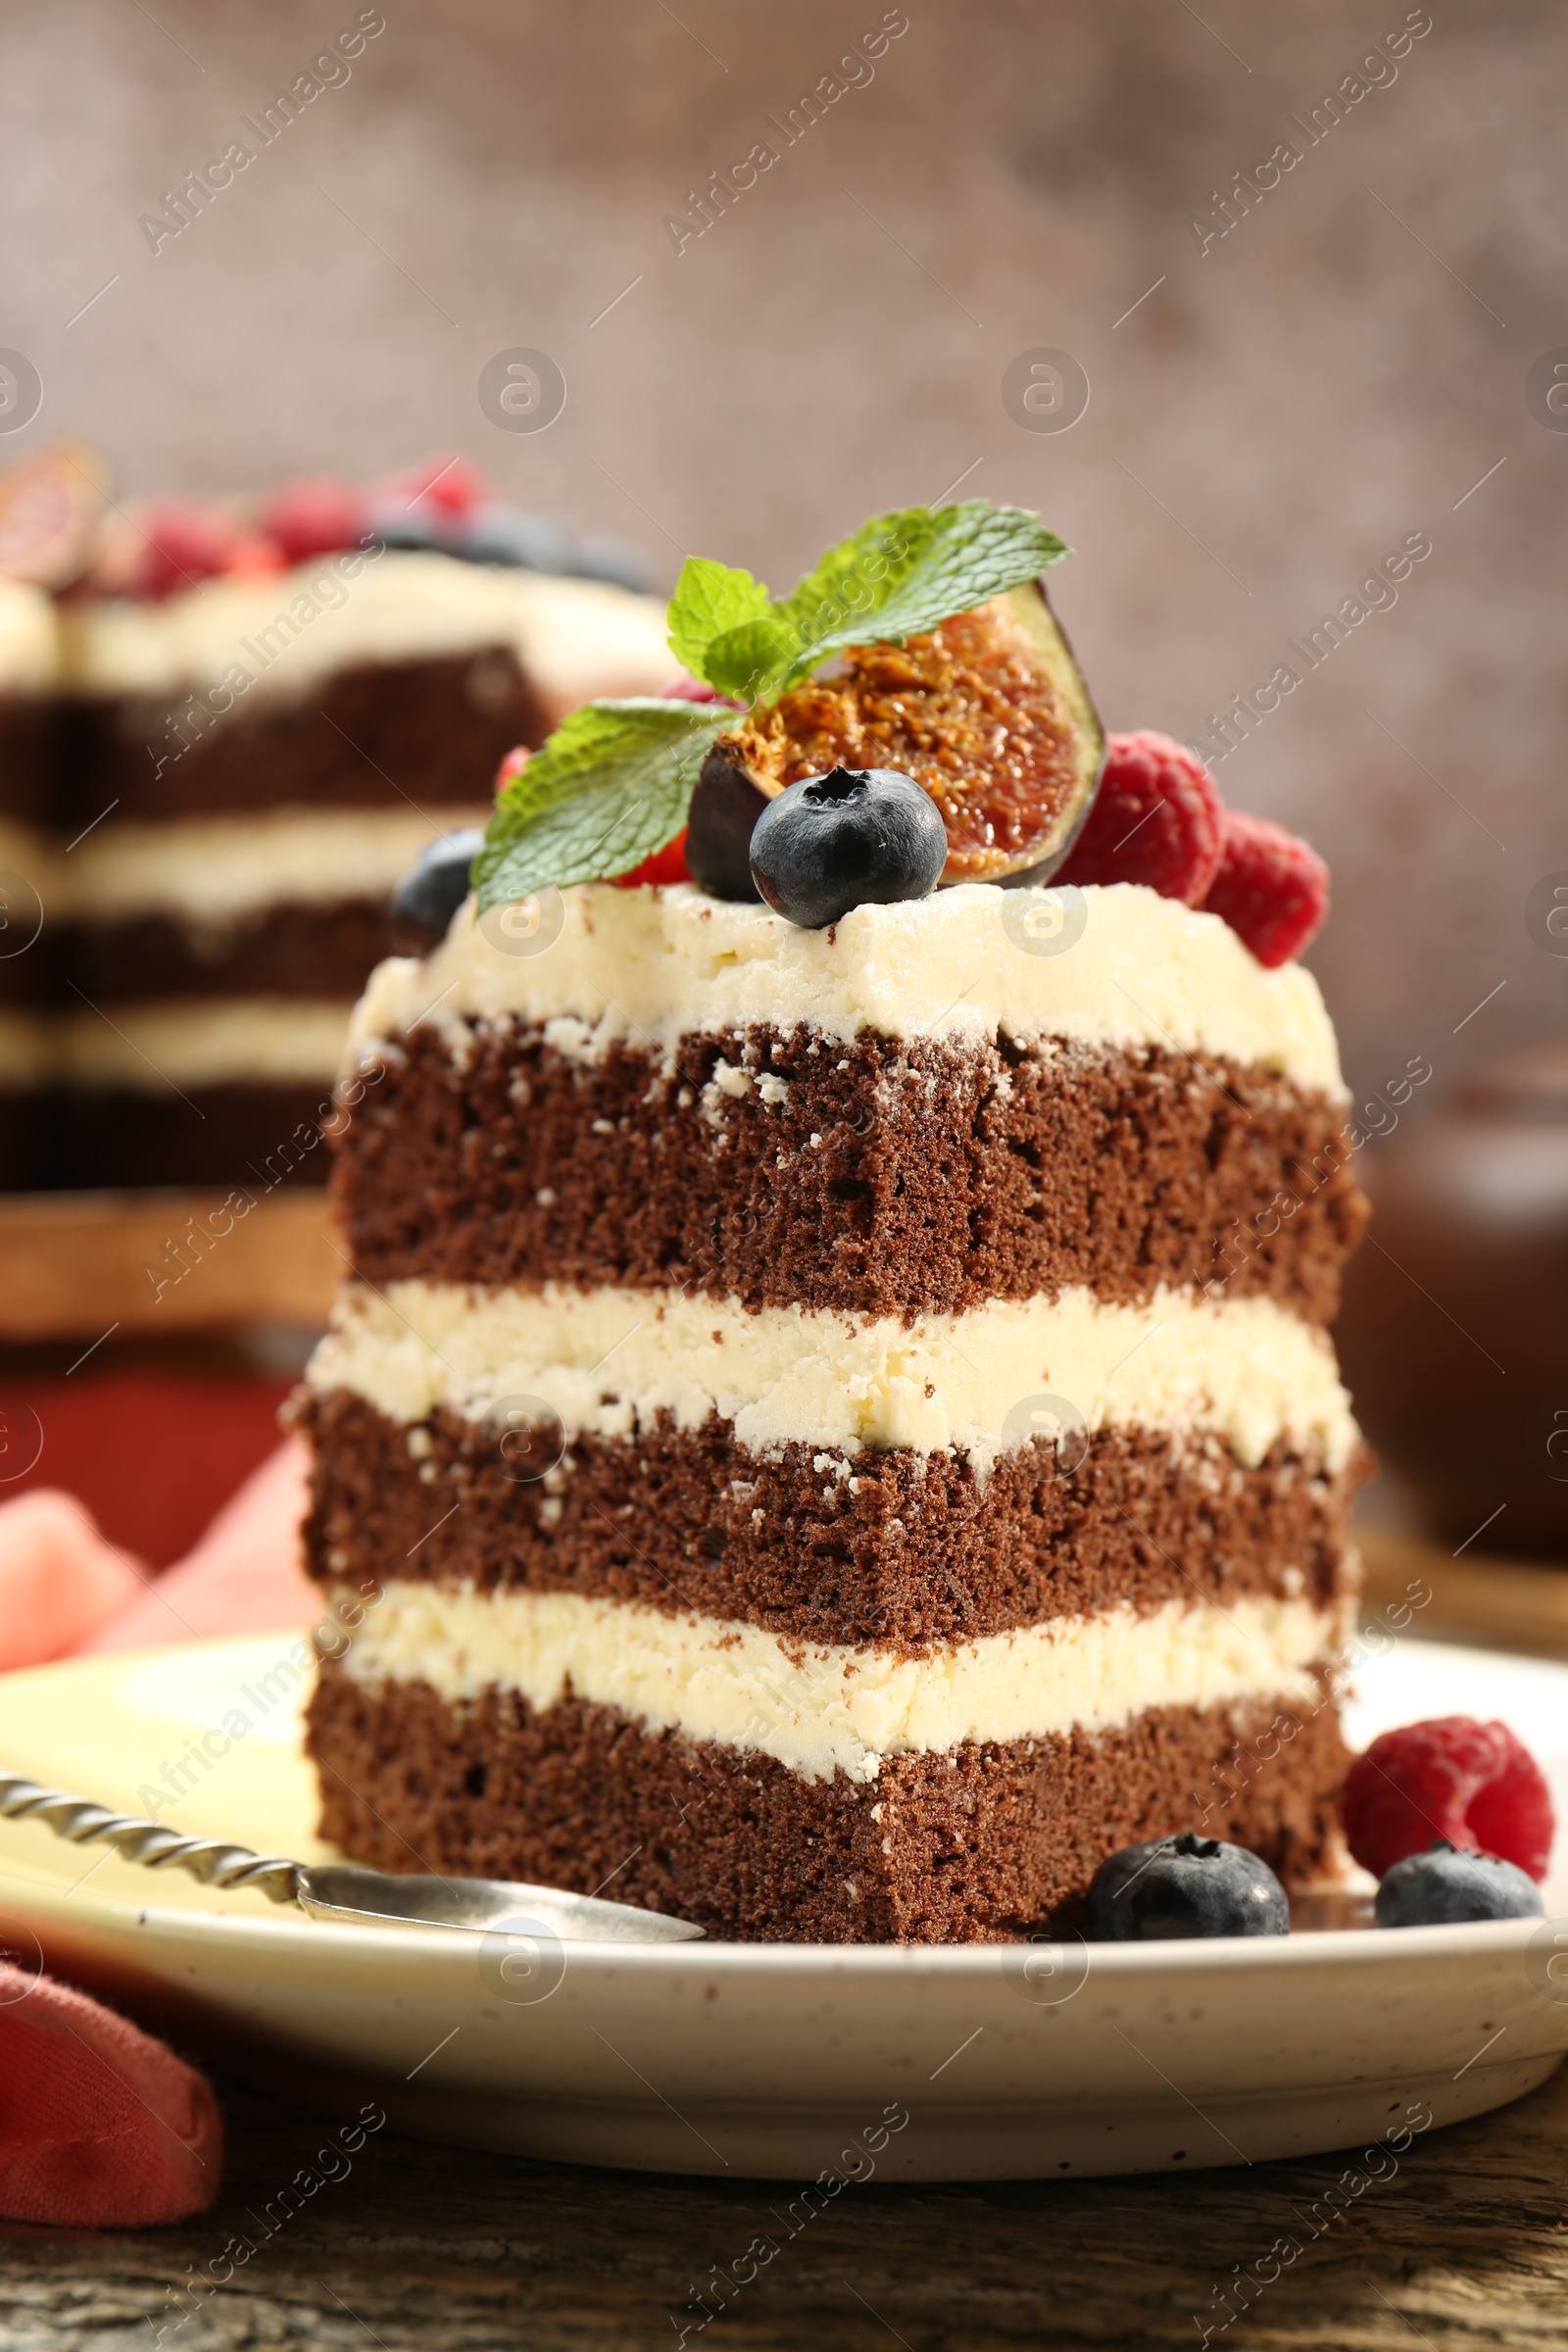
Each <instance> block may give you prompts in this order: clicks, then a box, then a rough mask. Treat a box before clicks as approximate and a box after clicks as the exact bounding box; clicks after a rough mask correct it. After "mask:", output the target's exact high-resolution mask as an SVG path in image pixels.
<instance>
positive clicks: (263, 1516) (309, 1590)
mask: <svg viewBox="0 0 1568 2352" xmlns="http://www.w3.org/2000/svg"><path fill="white" fill-rule="evenodd" d="M305 1460H306V1456H305V1449H304V1447H303V1446H301V1445H300V1443H299V1441H298V1439H297V1438H290V1439H289V1440H288V1441H287V1442H286V1443H285V1444H284V1445H282V1446H279V1447H278V1448H277V1451H276V1452H275V1453H273V1454H271V1455H270V1457H269V1458H268V1460H266V1461H265V1462H264V1463H263V1464H262V1466H261V1468H260V1469H259V1470H257V1471H255V1472H254V1473H253V1474H252V1476H251V1477H250V1478H248V1479H247V1480H246V1482H245V1484H244V1486H242V1487H241V1488H240V1490H239V1493H238V1494H237V1495H234V1497H233V1499H232V1500H231V1501H230V1502H228V1503H225V1505H224V1507H223V1508H222V1510H221V1511H220V1512H219V1514H218V1517H217V1518H216V1519H215V1520H214V1521H213V1523H212V1525H211V1527H209V1529H208V1530H207V1533H206V1534H205V1535H204V1536H203V1538H202V1540H201V1542H200V1543H199V1544H197V1545H196V1547H195V1549H194V1551H190V1552H187V1553H186V1555H185V1557H184V1559H182V1560H178V1561H176V1562H175V1564H174V1566H173V1567H172V1568H167V1569H165V1571H164V1573H163V1574H162V1575H161V1576H153V1575H152V1574H151V1573H150V1572H149V1571H148V1570H147V1569H146V1568H145V1567H144V1566H143V1565H142V1563H141V1562H140V1561H139V1560H133V1559H131V1558H130V1556H129V1555H128V1554H127V1553H125V1552H122V1551H120V1550H118V1549H116V1547H115V1546H114V1545H112V1544H108V1543H106V1542H105V1540H104V1538H103V1537H102V1536H101V1535H100V1534H99V1533H98V1530H97V1528H96V1527H95V1526H94V1524H93V1521H92V1518H91V1515H90V1514H89V1513H88V1512H87V1510H86V1509H85V1508H84V1506H83V1505H82V1504H81V1503H79V1502H77V1501H76V1500H75V1498H74V1496H73V1495H63V1494H60V1493H57V1492H56V1491H55V1490H53V1489H51V1488H38V1489H34V1491H33V1492H32V1493H30V1494H27V1495H18V1496H16V1497H15V1498H14V1499H13V1500H12V1501H10V1502H5V1503H0V1671H4V1670H6V1669H8V1668H10V1667H14V1666H36V1665H41V1664H42V1663H44V1662H45V1661H46V1660H48V1659H51V1658H66V1657H80V1656H83V1655H85V1654H87V1653H89V1652H92V1651H97V1650H108V1649H151V1648H157V1647H160V1646H162V1645H163V1644H164V1643H166V1642H194V1641H197V1640H200V1639H202V1638H203V1637H205V1636H209V1635H216V1634H251V1633H270V1632H272V1631H273V1630H274V1629H276V1628H280V1627H285V1626H296V1625H298V1626H306V1625H310V1624H312V1623H313V1622H314V1621H315V1619H316V1617H317V1616H318V1615H319V1610H320V1601H319V1595H318V1594H317V1593H316V1592H315V1589H314V1588H313V1587H312V1586H311V1585H310V1584H309V1583H308V1582H307V1580H306V1577H305V1573H304V1571H303V1569H302V1568H301V1566H300V1544H299V1531H300V1521H301V1519H302V1518H303V1516H304V1513H305V1507H306V1490H305Z"/></svg>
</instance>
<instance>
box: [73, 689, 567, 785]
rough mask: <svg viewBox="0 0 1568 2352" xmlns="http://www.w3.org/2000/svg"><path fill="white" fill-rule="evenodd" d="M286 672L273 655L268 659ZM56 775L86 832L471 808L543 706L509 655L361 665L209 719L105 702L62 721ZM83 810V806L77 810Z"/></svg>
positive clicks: (176, 700)
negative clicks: (140, 820) (113, 810)
mask: <svg viewBox="0 0 1568 2352" xmlns="http://www.w3.org/2000/svg"><path fill="white" fill-rule="evenodd" d="M278 660H279V662H281V663H282V664H283V666H284V673H285V674H286V665H287V662H288V653H287V649H286V648H285V649H284V651H283V653H282V654H281V655H280V656H279V657H278ZM63 725H64V729H65V745H66V755H65V756H66V765H67V770H68V772H69V773H70V774H71V775H72V776H73V777H74V778H75V779H76V780H77V781H76V793H77V798H78V801H79V803H80V806H79V807H78V808H75V809H71V808H68V809H65V810H64V811H63V814H64V816H65V817H66V818H67V819H68V820H69V819H71V818H77V819H79V821H81V822H83V823H84V822H85V821H86V820H87V818H89V817H92V816H96V815H97V814H98V813H99V812H100V811H101V810H102V809H105V808H106V807H108V806H109V805H110V804H111V803H112V802H115V801H117V800H118V802H119V809H118V814H119V817H120V819H121V821H122V822H123V821H124V819H125V818H127V817H159V816H210V815H211V814H212V813H213V811H214V810H215V809H221V810H222V811H223V812H224V814H226V815H229V816H237V815H241V814H243V813H245V812H247V811H249V810H251V809H275V808H278V807H281V806H285V805H287V806H299V807H306V808H342V809H377V808H395V809H402V808H404V807H406V806H407V805H408V803H409V802H410V801H412V802H413V803H414V804H415V805H416V806H417V807H418V808H421V809H424V808H434V807H437V806H439V805H440V804H442V803H452V802H458V803H461V804H462V805H463V806H465V807H468V808H471V807H472V805H473V802H474V798H475V795H476V794H477V795H479V796H482V795H483V793H484V791H485V789H486V787H487V785H488V784H489V782H490V780H491V778H492V777H493V776H494V774H495V771H496V768H497V765H498V764H499V762H500V760H501V759H502V758H503V756H504V755H505V754H506V753H507V752H509V751H511V750H512V748H513V746H514V745H515V744H518V743H527V744H538V743H541V742H543V740H544V736H545V733H546V727H547V722H546V716H545V711H544V706H543V704H542V703H541V701H540V699H539V695H538V692H537V690H536V689H535V687H534V686H533V684H532V682H531V681H530V680H529V679H527V678H526V677H524V675H523V673H522V671H521V669H520V668H519V666H518V663H517V659H516V656H515V653H514V652H513V651H512V650H511V648H510V647H504V646H494V647H488V648H482V649H476V650H474V651H473V652H470V653H463V654H441V655H432V656H430V657H428V658H427V659H424V660H419V661H409V662H360V663H358V664H356V665H354V666H352V667H345V668H343V669H340V670H337V671H335V672H334V673H333V674H332V675H331V676H330V677H328V678H326V679H324V680H323V681H322V682H321V684H320V685H319V687H318V688H316V689H315V690H313V691H312V692H311V693H309V694H305V695H302V696H300V697H299V699H297V700H291V699H289V698H287V697H285V696H283V695H281V694H273V695H270V696H265V697H264V696H258V697H256V698H255V699H254V700H241V701H240V702H238V703H237V704H236V705H235V706H234V708H233V710H232V711H230V712H228V713H227V714H226V715H224V716H222V717H221V718H215V717H214V716H213V715H212V713H211V712H210V711H207V710H206V708H205V706H203V707H202V708H201V709H197V708H196V706H195V703H194V700H193V698H192V697H190V696H184V697H181V696H177V695H176V696H172V697H166V696H147V695H105V696H102V697H99V698H95V699H93V700H77V701H75V702H73V703H72V704H70V705H68V706H67V707H66V709H65V711H64V718H63ZM89 804H90V805H89Z"/></svg>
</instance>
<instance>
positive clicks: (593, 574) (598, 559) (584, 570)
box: [565, 537, 650, 595]
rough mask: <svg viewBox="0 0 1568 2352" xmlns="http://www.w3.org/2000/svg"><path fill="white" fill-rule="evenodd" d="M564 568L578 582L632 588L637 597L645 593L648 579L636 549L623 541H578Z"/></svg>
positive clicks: (644, 565) (593, 539)
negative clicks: (605, 582) (602, 581)
mask: <svg viewBox="0 0 1568 2352" xmlns="http://www.w3.org/2000/svg"><path fill="white" fill-rule="evenodd" d="M565 569H566V570H568V571H571V572H574V573H575V574H576V576H577V578H578V579H580V580H607V581H609V583H610V584H611V586H612V587H614V588H631V589H635V590H636V591H637V593H638V594H639V595H642V594H644V593H645V592H646V590H647V588H648V584H649V578H650V574H649V569H648V565H647V564H645V563H644V561H643V559H642V557H641V556H640V555H639V554H638V552H637V550H636V548H634V547H628V546H627V545H626V542H625V541H624V540H623V539H597V538H593V537H589V538H587V539H579V540H578V542H577V546H576V550H575V553H574V554H573V557H572V560H571V562H570V564H567V565H566V566H565Z"/></svg>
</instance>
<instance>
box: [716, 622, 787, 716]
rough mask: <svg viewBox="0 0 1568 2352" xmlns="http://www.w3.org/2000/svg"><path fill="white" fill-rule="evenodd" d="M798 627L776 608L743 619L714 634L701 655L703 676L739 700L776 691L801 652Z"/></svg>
mask: <svg viewBox="0 0 1568 2352" xmlns="http://www.w3.org/2000/svg"><path fill="white" fill-rule="evenodd" d="M800 644H801V639H800V631H799V630H798V629H796V628H794V627H793V626H792V625H791V624H790V622H789V621H787V620H784V619H782V618H781V617H780V615H779V613H778V612H777V610H776V609H775V610H773V611H771V612H767V613H760V614H759V616H758V617H757V618H756V619H755V620H744V621H742V622H741V624H740V626H739V627H738V628H734V629H726V630H725V632H724V634H723V636H722V637H715V638H714V639H713V640H712V642H711V645H710V646H709V647H708V649H707V651H706V652H705V654H704V656H703V671H702V674H703V676H704V677H705V678H706V679H707V680H708V683H709V684H710V686H711V687H713V688H714V689H715V690H716V692H718V693H719V694H729V695H734V696H735V697H736V699H737V700H739V701H742V702H756V701H757V700H758V699H759V698H760V696H763V695H770V694H776V693H777V692H778V687H779V681H780V680H781V679H782V678H784V677H785V676H787V675H788V673H789V671H790V667H791V664H792V663H793V662H794V661H795V659H796V656H797V655H798V653H799V652H800Z"/></svg>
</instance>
